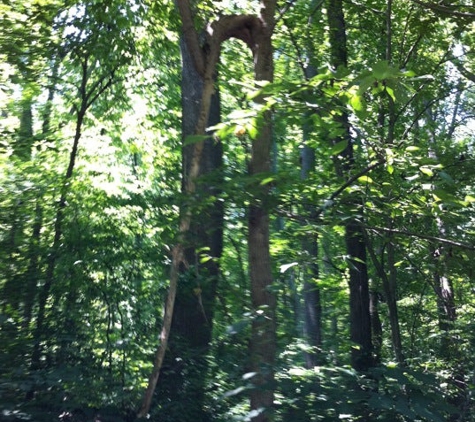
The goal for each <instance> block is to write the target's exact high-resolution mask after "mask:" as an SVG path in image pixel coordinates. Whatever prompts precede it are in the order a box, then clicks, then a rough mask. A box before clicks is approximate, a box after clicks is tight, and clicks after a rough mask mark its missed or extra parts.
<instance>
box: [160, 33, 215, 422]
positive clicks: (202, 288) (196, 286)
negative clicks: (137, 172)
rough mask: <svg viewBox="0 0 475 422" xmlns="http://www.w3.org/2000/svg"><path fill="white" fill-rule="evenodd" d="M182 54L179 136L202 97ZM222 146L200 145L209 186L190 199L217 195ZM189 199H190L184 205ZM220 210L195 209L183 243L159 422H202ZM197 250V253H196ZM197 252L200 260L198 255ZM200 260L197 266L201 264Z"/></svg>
mask: <svg viewBox="0 0 475 422" xmlns="http://www.w3.org/2000/svg"><path fill="white" fill-rule="evenodd" d="M181 50H182V115H183V119H182V137H183V140H185V139H186V137H187V136H189V135H193V134H194V133H195V128H196V125H197V122H198V118H199V113H200V103H201V98H202V95H203V84H204V82H203V79H202V77H201V76H200V74H199V73H198V72H197V70H196V68H195V66H194V63H193V60H192V58H191V56H190V53H189V51H188V47H187V45H186V43H185V42H183V41H182V42H181ZM219 120H220V106H219V93H218V92H215V93H214V94H213V96H212V99H211V104H210V112H209V118H208V125H207V126H213V125H216V124H217V123H218V122H219ZM193 150H194V146H193V145H185V146H184V147H183V190H184V193H186V186H187V185H188V184H189V182H190V181H189V180H188V177H190V176H189V175H190V165H191V162H192V155H193ZM221 166H222V146H221V143H220V142H218V141H217V140H215V139H206V140H205V141H204V147H203V152H202V155H201V157H200V164H199V173H198V174H197V177H198V178H199V177H201V176H205V175H208V176H211V177H212V181H211V182H209V181H208V182H203V183H202V182H200V181H199V180H198V181H197V183H196V191H195V193H194V197H195V198H203V199H205V198H210V197H217V196H218V195H219V192H218V191H217V188H216V186H219V185H220V184H221V177H220V169H221ZM193 200H194V199H193V198H191V199H190V201H193ZM222 227H223V206H222V202H221V201H216V200H215V201H213V202H211V203H209V204H207V205H206V206H205V207H200V213H199V216H198V215H193V216H192V217H191V221H190V227H189V231H188V233H187V234H186V238H185V240H184V242H185V263H186V265H184V264H182V265H181V268H180V272H181V274H182V275H181V277H180V278H181V279H180V283H179V284H178V287H177V295H176V299H175V307H174V312H173V320H172V326H171V332H170V341H169V352H168V354H167V359H166V361H165V365H166V368H165V369H164V370H163V371H162V382H161V384H160V389H159V391H163V392H165V391H166V394H164V396H166V398H167V402H168V404H166V403H161V404H162V411H161V412H162V413H161V414H162V416H161V417H160V420H163V421H165V420H170V421H176V420H180V421H183V422H186V421H190V422H192V421H193V422H195V421H196V422H200V421H203V422H205V421H208V420H209V419H210V418H211V415H209V414H208V413H207V412H206V406H204V399H205V391H206V384H207V383H206V381H207V376H206V375H207V367H208V365H207V362H208V358H207V354H208V351H209V346H210V342H211V334H212V323H213V312H214V304H215V299H216V287H217V281H218V276H219V265H218V260H219V258H220V257H221V252H222V245H223V230H222ZM200 251H201V252H200ZM200 253H203V254H204V255H205V259H202V258H203V256H201V255H200ZM202 260H203V261H205V262H201V261H202Z"/></svg>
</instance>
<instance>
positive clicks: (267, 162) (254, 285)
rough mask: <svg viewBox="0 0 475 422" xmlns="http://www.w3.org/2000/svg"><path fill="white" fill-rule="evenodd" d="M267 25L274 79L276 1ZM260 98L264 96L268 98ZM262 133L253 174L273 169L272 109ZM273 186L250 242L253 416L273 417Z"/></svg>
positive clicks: (254, 219)
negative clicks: (271, 193)
mask: <svg viewBox="0 0 475 422" xmlns="http://www.w3.org/2000/svg"><path fill="white" fill-rule="evenodd" d="M261 6H262V8H261V16H260V18H261V22H262V30H261V31H259V32H258V33H257V34H256V44H255V47H256V48H255V49H254V51H253V53H254V73H255V79H256V81H272V80H273V72H274V69H273V50H272V40H271V37H272V31H273V28H274V14H275V6H276V5H275V1H274V0H263V1H262V2H261ZM258 101H261V102H264V101H265V100H264V99H263V98H259V99H258ZM258 131H259V132H258V133H259V135H258V136H257V137H256V138H255V139H254V140H253V141H252V145H251V160H250V163H249V175H250V176H254V175H259V174H262V173H268V172H270V171H271V148H272V114H271V112H270V111H266V112H265V113H264V116H263V119H262V124H261V125H260V127H259V128H258ZM268 193H269V187H268V186H260V188H259V193H258V195H257V197H255V198H253V200H252V202H251V205H250V207H249V220H248V248H249V274H250V280H251V299H252V308H253V311H254V320H253V324H252V333H251V340H250V359H251V365H252V369H253V371H254V372H256V375H255V376H254V378H253V383H254V389H253V390H252V391H251V411H252V412H253V413H254V416H253V417H252V421H254V422H268V421H270V420H271V418H272V416H271V411H272V408H273V402H274V385H273V384H274V363H275V354H276V321H275V306H276V299H275V295H274V294H273V293H272V291H271V285H272V267H271V257H270V250H269V229H270V227H269V211H268V206H267V204H266V202H267V201H266V199H267V196H268Z"/></svg>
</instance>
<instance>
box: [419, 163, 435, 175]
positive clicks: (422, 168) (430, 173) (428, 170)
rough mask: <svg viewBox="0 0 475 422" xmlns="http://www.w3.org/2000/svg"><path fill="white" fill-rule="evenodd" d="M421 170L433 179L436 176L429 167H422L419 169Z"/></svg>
mask: <svg viewBox="0 0 475 422" xmlns="http://www.w3.org/2000/svg"><path fill="white" fill-rule="evenodd" d="M419 170H420V171H421V173H423V174H425V175H426V176H429V177H432V176H433V175H434V172H433V171H432V170H431V169H430V168H429V167H426V166H421V167H419Z"/></svg>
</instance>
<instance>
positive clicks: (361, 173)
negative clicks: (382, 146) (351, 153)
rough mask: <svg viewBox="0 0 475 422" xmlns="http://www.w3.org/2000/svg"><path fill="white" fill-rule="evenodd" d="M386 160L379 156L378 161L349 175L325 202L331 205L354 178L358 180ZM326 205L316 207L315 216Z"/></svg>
mask: <svg viewBox="0 0 475 422" xmlns="http://www.w3.org/2000/svg"><path fill="white" fill-rule="evenodd" d="M385 162H386V160H385V159H383V158H381V159H380V160H379V161H376V162H375V163H373V164H370V165H369V166H368V167H366V168H364V169H363V170H361V171H360V172H359V173H356V174H355V175H353V176H351V177H350V178H349V179H348V180H347V181H346V182H345V183H343V185H341V186H340V187H339V188H338V189H337V190H336V191H335V192H333V193H332V194H331V195H330V198H328V199H327V200H326V201H325V203H326V204H328V203H329V202H330V205H333V204H332V202H333V200H334V199H336V197H337V196H338V195H340V194H341V193H342V192H343V191H344V190H345V189H346V188H347V187H348V186H350V185H351V184H352V183H354V182H355V181H356V180H358V179H359V178H360V177H361V176H364V175H365V174H366V173H369V172H370V171H371V170H374V169H375V168H377V167H379V166H381V165H383V164H384V163H385ZM326 208H328V206H325V205H324V206H321V207H320V208H318V209H317V212H316V216H317V217H318V216H319V215H320V214H321V213H322V212H323V211H324V210H325V209H326Z"/></svg>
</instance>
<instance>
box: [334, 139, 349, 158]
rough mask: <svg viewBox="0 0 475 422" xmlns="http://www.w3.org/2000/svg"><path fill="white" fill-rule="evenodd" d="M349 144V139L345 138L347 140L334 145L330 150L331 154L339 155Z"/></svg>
mask: <svg viewBox="0 0 475 422" xmlns="http://www.w3.org/2000/svg"><path fill="white" fill-rule="evenodd" d="M347 146H348V141H347V140H345V141H340V142H338V143H336V144H335V145H333V147H332V149H331V150H330V154H331V155H338V154H340V152H343V151H344V150H345V149H346V147H347Z"/></svg>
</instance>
